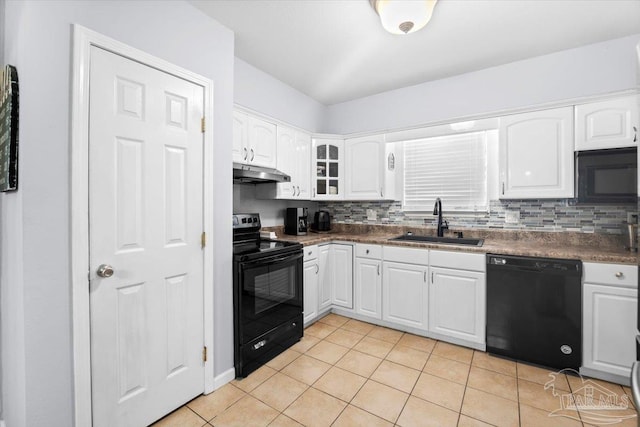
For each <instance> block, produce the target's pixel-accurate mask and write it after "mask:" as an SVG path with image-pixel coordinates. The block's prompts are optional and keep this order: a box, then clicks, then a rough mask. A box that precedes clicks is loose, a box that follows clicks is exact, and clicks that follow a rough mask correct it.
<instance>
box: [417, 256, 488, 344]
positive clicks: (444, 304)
mask: <svg viewBox="0 0 640 427" xmlns="http://www.w3.org/2000/svg"><path fill="white" fill-rule="evenodd" d="M429 331H431V332H433V333H437V334H441V335H446V336H449V337H453V338H460V339H463V340H467V341H473V342H477V343H484V342H485V274H484V273H479V272H476V271H465V270H453V269H450V268H440V267H431V283H430V284H429Z"/></svg>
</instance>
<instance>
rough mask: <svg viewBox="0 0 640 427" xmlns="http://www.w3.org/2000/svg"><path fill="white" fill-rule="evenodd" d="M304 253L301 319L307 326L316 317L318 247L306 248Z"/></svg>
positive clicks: (318, 267)
mask: <svg viewBox="0 0 640 427" xmlns="http://www.w3.org/2000/svg"><path fill="white" fill-rule="evenodd" d="M303 251H304V267H303V269H304V275H303V284H304V289H303V309H302V310H303V317H304V324H305V325H308V324H309V323H311V322H312V321H313V320H315V319H316V318H317V317H318V282H319V280H318V279H319V273H320V266H319V265H318V246H316V245H313V246H306V247H305V248H303Z"/></svg>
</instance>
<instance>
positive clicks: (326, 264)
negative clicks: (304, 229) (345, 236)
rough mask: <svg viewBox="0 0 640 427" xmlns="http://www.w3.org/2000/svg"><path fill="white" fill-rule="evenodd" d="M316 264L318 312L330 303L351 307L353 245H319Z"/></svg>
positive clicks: (329, 305)
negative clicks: (317, 267)
mask: <svg viewBox="0 0 640 427" xmlns="http://www.w3.org/2000/svg"><path fill="white" fill-rule="evenodd" d="M318 266H319V273H318V286H319V288H320V289H319V292H318V295H319V310H320V312H321V311H323V310H324V309H326V308H329V307H331V306H332V305H335V306H340V307H345V308H353V245H347V244H340V243H331V244H328V245H322V246H319V249H318Z"/></svg>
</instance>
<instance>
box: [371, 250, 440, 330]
mask: <svg viewBox="0 0 640 427" xmlns="http://www.w3.org/2000/svg"><path fill="white" fill-rule="evenodd" d="M382 251H383V257H382V259H383V262H382V319H383V320H386V321H388V322H394V323H398V324H401V325H405V326H410V327H413V328H417V329H422V330H424V331H426V330H427V326H428V316H427V314H428V313H427V310H428V308H429V285H428V283H427V275H428V273H429V251H428V250H426V249H414V248H404V247H399V246H384V247H383V248H382Z"/></svg>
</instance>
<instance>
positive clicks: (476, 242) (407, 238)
mask: <svg viewBox="0 0 640 427" xmlns="http://www.w3.org/2000/svg"><path fill="white" fill-rule="evenodd" d="M389 240H395V241H401V242H423V243H441V244H445V245H465V246H482V244H483V243H484V239H465V238H463V237H436V236H415V235H413V234H403V235H402V236H398V237H393V238H391V239H389Z"/></svg>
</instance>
